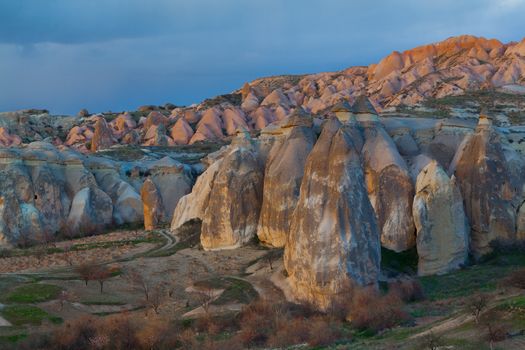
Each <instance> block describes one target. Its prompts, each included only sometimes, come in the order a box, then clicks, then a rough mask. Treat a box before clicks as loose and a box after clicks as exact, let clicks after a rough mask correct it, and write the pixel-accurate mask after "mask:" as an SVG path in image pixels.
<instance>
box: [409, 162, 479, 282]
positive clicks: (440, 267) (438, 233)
mask: <svg viewBox="0 0 525 350" xmlns="http://www.w3.org/2000/svg"><path fill="white" fill-rule="evenodd" d="M413 212H414V222H415V225H416V229H417V252H418V256H419V263H418V274H419V275H421V276H426V275H434V274H443V273H447V272H449V271H452V270H454V269H457V268H459V267H460V266H461V265H463V264H465V262H466V259H467V256H468V244H469V239H468V237H469V236H468V225H467V220H466V217H465V212H464V210H463V199H462V198H461V194H460V192H459V189H458V188H457V185H456V179H455V178H452V179H450V178H449V177H448V176H447V174H446V173H445V171H444V170H443V169H442V168H441V167H440V166H439V165H438V163H437V162H436V161H433V162H431V163H430V164H428V165H427V166H426V167H425V168H424V169H423V170H422V171H421V173H419V175H418V177H417V184H416V196H415V198H414V205H413Z"/></svg>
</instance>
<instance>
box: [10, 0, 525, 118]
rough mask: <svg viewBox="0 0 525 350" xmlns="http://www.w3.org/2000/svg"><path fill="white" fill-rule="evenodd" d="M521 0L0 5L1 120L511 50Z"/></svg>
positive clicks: (119, 0)
mask: <svg viewBox="0 0 525 350" xmlns="http://www.w3.org/2000/svg"><path fill="white" fill-rule="evenodd" d="M523 13H525V1H522V0H501V1H489V0H465V1H452V0H441V1H434V2H430V1H416V0H405V1H396V0H384V1H369V0H368V1H365V0H360V1H344V0H324V1H313V0H302V1H299V0H297V1H292V0H266V1H248V0H237V1H234V0H222V1H216V0H192V1H179V0H148V1H144V0H142V1H139V0H75V1H72V0H46V1H41V0H0V77H1V79H0V110H11V109H19V108H28V107H33V106H35V107H38V106H40V107H48V108H50V109H51V110H53V111H55V112H62V113H66V112H67V113H74V112H76V111H77V110H78V109H80V108H81V107H87V108H89V109H91V110H95V111H100V110H108V109H112V110H123V109H131V108H135V107H137V106H138V105H140V104H145V103H164V102H167V101H171V102H174V103H179V104H189V103H193V102H198V101H199V100H201V99H203V98H205V97H210V96H213V95H216V94H219V93H225V92H228V91H231V90H233V89H235V88H237V87H239V86H240V85H241V84H242V83H243V82H244V81H248V80H251V79H254V78H256V77H259V76H262V75H273V74H283V73H302V72H316V71H329V70H338V69H343V68H345V67H348V66H351V65H358V64H369V63H373V62H376V61H378V60H379V59H380V58H381V57H382V56H384V55H386V54H388V53H389V52H391V51H392V50H403V49H409V48H411V47H413V46H417V45H420V44H425V43H428V42H435V41H438V40H443V39H445V38H447V37H449V36H452V35H459V34H465V33H467V34H474V35H481V36H486V37H495V38H498V39H501V40H503V41H509V40H520V39H521V37H522V36H524V34H525V33H523V29H522V15H523Z"/></svg>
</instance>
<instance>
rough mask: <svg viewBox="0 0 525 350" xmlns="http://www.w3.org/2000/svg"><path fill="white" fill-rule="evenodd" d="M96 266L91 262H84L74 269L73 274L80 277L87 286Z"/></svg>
mask: <svg viewBox="0 0 525 350" xmlns="http://www.w3.org/2000/svg"><path fill="white" fill-rule="evenodd" d="M96 270H97V265H96V264H95V263H93V262H89V261H88V262H84V263H82V264H80V265H78V266H77V267H76V268H75V272H76V273H77V274H79V275H80V278H82V280H83V281H84V282H85V283H86V286H87V285H88V282H89V281H92V280H93V277H94V274H95V271H96Z"/></svg>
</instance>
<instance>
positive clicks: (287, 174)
mask: <svg viewBox="0 0 525 350" xmlns="http://www.w3.org/2000/svg"><path fill="white" fill-rule="evenodd" d="M280 129H281V132H282V133H283V134H284V135H283V136H281V138H282V140H279V141H277V142H276V143H275V144H274V145H273V147H272V148H271V150H270V152H269V155H268V159H267V161H266V170H265V173H264V193H263V202H262V209H261V215H260V219H259V228H258V230H257V235H258V237H259V240H260V241H261V242H263V243H264V244H267V245H270V246H273V247H284V245H285V243H286V238H287V236H288V232H289V231H290V222H291V218H292V213H293V211H294V210H295V207H296V205H297V201H298V200H299V190H300V187H301V182H302V179H303V174H304V166H305V163H306V158H307V157H308V154H309V153H310V151H311V150H312V147H313V144H314V141H315V136H314V134H313V131H312V117H311V116H305V115H299V114H297V115H294V116H292V117H290V118H289V119H288V120H286V121H285V123H283V125H282V126H281V128H280Z"/></svg>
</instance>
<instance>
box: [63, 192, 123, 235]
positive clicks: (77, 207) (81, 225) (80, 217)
mask: <svg viewBox="0 0 525 350" xmlns="http://www.w3.org/2000/svg"><path fill="white" fill-rule="evenodd" d="M112 213H113V205H112V203H111V198H109V196H108V195H107V194H106V193H105V192H103V191H102V190H100V189H98V188H96V187H94V188H91V187H86V188H83V189H82V190H80V191H79V192H78V193H77V194H76V195H75V197H74V198H73V202H72V203H71V211H70V212H69V216H68V218H67V230H68V232H69V234H70V235H71V236H75V237H78V236H82V235H84V234H85V233H94V232H97V231H100V230H102V229H104V228H105V227H106V226H107V225H109V224H111V220H112Z"/></svg>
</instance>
